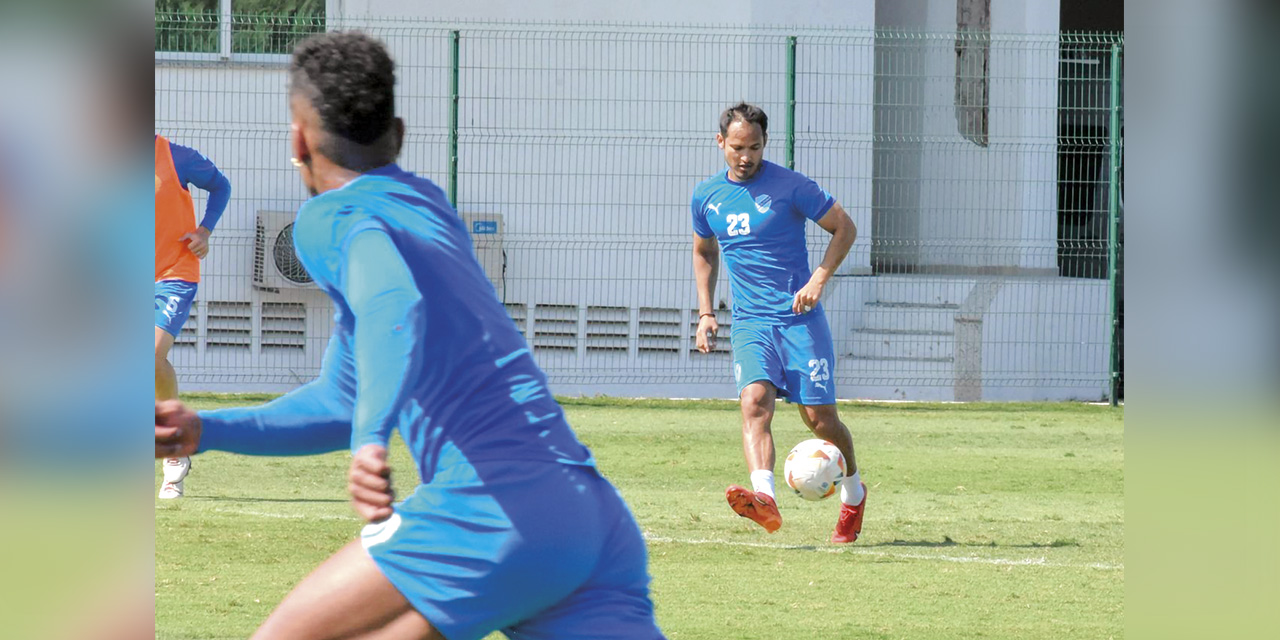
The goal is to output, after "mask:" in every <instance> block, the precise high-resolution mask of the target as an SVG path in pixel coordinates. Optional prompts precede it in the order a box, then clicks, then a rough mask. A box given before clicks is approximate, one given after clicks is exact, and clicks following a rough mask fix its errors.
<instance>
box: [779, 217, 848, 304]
mask: <svg viewBox="0 0 1280 640" xmlns="http://www.w3.org/2000/svg"><path fill="white" fill-rule="evenodd" d="M818 226H820V227H822V228H823V229H825V230H826V231H827V233H830V234H831V242H830V243H828V244H827V252H826V254H825V255H823V256H822V263H821V264H819V265H818V268H817V269H814V270H813V275H812V276H811V277H810V278H809V282H808V283H807V284H805V285H804V287H803V288H802V289H800V290H799V291H797V292H796V295H795V299H794V300H793V301H792V303H791V310H792V311H793V312H795V313H807V312H809V311H810V310H812V309H813V307H814V305H816V304H818V300H819V299H820V298H821V297H822V290H823V289H824V288H825V287H826V286H827V281H828V280H830V279H831V276H833V275H835V273H836V269H838V268H839V267H840V263H841V262H844V259H845V256H847V255H849V249H850V248H851V247H853V241H854V240H856V239H857V238H858V227H857V226H855V225H854V224H853V220H852V219H851V218H849V214H848V213H846V212H845V210H844V207H842V206H840V203H839V202H837V203H835V204H833V205H831V208H830V209H828V210H827V213H826V214H824V215H823V216H822V218H821V219H820V220H818Z"/></svg>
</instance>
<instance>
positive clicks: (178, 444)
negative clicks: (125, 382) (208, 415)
mask: <svg viewBox="0 0 1280 640" xmlns="http://www.w3.org/2000/svg"><path fill="white" fill-rule="evenodd" d="M203 430H204V424H203V423H202V422H201V421H200V416H198V415H196V412H194V411H192V410H191V409H188V408H187V406H186V405H184V404H182V403H181V402H179V401H177V400H158V401H156V457H157V458H182V457H186V456H189V455H191V454H193V453H195V452H196V449H197V448H198V447H199V446H200V434H201V432H202V431H203Z"/></svg>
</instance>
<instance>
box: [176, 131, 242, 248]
mask: <svg viewBox="0 0 1280 640" xmlns="http://www.w3.org/2000/svg"><path fill="white" fill-rule="evenodd" d="M169 153H170V154H171V155H172V156H173V168H174V169H176V170H177V171H178V182H180V183H182V186H183V187H186V186H187V185H195V186H196V187H199V188H200V189H203V190H205V191H208V192H209V199H208V200H207V201H206V202H205V207H204V218H203V219H201V220H200V226H202V227H204V228H206V229H208V230H210V231H213V228H214V227H215V226H217V224H218V220H219V219H221V218H222V213H223V212H224V211H226V210H227V203H228V202H230V201H231V181H230V180H227V176H225V175H223V174H222V172H221V171H219V170H218V167H217V166H216V165H214V164H213V162H212V161H210V160H209V159H208V158H206V157H205V156H204V154H202V153H200V152H199V151H196V150H195V149H192V148H191V147H184V146H182V145H180V144H175V143H173V142H172V141H170V142H169Z"/></svg>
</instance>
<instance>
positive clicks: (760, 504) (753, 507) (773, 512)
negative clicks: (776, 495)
mask: <svg viewBox="0 0 1280 640" xmlns="http://www.w3.org/2000/svg"><path fill="white" fill-rule="evenodd" d="M724 497H725V499H726V500H728V501H729V507H730V508H731V509H733V512H734V513H736V514H738V515H740V516H742V517H744V518H751V520H752V521H754V522H755V523H756V524H758V525H760V526H762V527H764V530H765V531H768V532H769V533H773V532H774V531H777V530H778V529H781V528H782V514H781V513H778V503H776V502H774V501H773V498H770V497H769V496H768V495H766V494H763V493H756V492H754V491H747V490H746V489H745V488H743V487H739V486H738V485H736V484H733V485H729V488H728V489H725V492H724Z"/></svg>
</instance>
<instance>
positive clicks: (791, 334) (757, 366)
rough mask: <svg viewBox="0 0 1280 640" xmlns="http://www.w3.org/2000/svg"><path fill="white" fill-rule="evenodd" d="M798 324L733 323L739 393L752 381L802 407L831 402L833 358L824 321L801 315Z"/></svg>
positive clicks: (833, 398)
mask: <svg viewBox="0 0 1280 640" xmlns="http://www.w3.org/2000/svg"><path fill="white" fill-rule="evenodd" d="M805 315H806V316H808V317H806V318H804V320H803V321H801V322H796V323H795V324H789V325H788V324H776V323H769V322H759V321H752V320H743V321H739V322H734V323H733V328H732V333H730V336H729V340H730V342H731V344H732V345H733V377H734V380H735V381H736V382H737V383H738V395H742V389H743V388H745V387H746V386H747V385H749V384H751V383H752V382H759V381H761V380H768V381H769V382H771V383H773V386H775V387H777V388H778V395H779V396H781V397H783V398H785V399H786V400H787V401H788V402H794V403H796V404H802V405H821V404H835V401H836V385H835V373H836V354H835V343H834V342H832V340H831V329H830V327H828V326H827V317H826V316H825V315H823V314H821V313H809V314H805Z"/></svg>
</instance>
